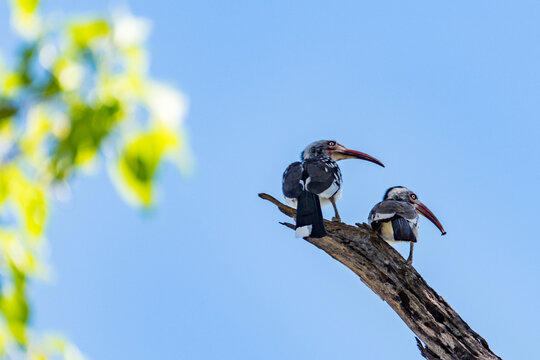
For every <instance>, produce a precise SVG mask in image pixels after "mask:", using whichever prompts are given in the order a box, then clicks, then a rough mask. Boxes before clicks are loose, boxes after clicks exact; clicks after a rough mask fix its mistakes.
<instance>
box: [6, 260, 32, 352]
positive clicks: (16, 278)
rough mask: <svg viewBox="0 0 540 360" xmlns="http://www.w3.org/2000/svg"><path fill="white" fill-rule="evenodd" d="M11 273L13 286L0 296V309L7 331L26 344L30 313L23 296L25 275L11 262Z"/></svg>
mask: <svg viewBox="0 0 540 360" xmlns="http://www.w3.org/2000/svg"><path fill="white" fill-rule="evenodd" d="M11 275H12V282H13V287H12V289H11V290H10V291H9V292H8V293H7V294H4V296H3V297H2V298H0V311H1V312H2V314H3V315H4V317H5V318H6V320H7V325H8V328H9V331H10V332H11V334H12V335H13V337H14V338H15V340H16V341H17V342H18V343H19V344H21V345H26V341H27V338H26V323H27V321H28V315H29V313H30V309H29V307H28V303H27V301H26V296H25V285H26V275H25V274H24V273H22V272H21V271H19V270H18V269H17V267H16V266H15V265H13V264H12V265H11Z"/></svg>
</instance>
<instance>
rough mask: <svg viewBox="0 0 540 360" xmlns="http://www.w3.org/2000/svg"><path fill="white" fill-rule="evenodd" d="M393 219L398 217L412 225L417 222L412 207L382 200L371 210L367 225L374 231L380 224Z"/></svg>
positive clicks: (416, 216) (415, 213)
mask: <svg viewBox="0 0 540 360" xmlns="http://www.w3.org/2000/svg"><path fill="white" fill-rule="evenodd" d="M394 217H400V218H403V219H405V220H407V221H410V222H412V223H414V224H416V223H417V222H418V214H417V212H416V210H415V209H414V206H412V205H411V204H409V203H407V202H403V201H396V200H384V201H381V202H380V203H378V204H377V205H375V206H374V207H373V209H371V211H370V213H369V217H368V221H369V224H370V225H371V227H372V228H373V229H375V230H377V229H378V228H379V226H380V223H381V222H386V221H390V220H391V219H392V218H394Z"/></svg>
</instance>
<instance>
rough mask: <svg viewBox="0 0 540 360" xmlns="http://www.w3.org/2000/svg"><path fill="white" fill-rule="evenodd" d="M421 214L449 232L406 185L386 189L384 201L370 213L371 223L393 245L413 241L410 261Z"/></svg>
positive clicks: (442, 229) (408, 260)
mask: <svg viewBox="0 0 540 360" xmlns="http://www.w3.org/2000/svg"><path fill="white" fill-rule="evenodd" d="M418 213H420V214H422V215H424V216H425V217H426V218H428V219H429V220H430V221H431V222H432V223H433V224H435V226H437V227H438V228H439V230H440V231H441V235H446V231H444V228H443V227H442V225H441V223H440V222H439V220H438V219H437V217H436V216H435V215H434V214H433V213H432V212H431V211H430V210H429V209H428V208H427V206H426V205H424V204H422V203H421V202H420V200H418V197H417V196H416V194H415V193H413V192H412V191H411V190H409V189H407V188H406V187H403V186H394V187H391V188H389V189H388V190H386V193H385V194H384V196H383V201H381V202H380V203H378V204H377V205H375V207H373V209H372V210H371V212H370V213H369V219H368V220H369V224H370V225H371V227H372V228H373V230H375V231H377V232H378V233H379V235H380V236H381V237H382V238H383V239H384V240H385V241H386V242H388V243H389V244H396V243H398V242H404V241H405V242H409V243H410V250H409V257H408V258H407V263H409V264H411V263H412V256H413V246H414V243H415V242H416V240H417V239H418Z"/></svg>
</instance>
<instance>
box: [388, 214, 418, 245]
mask: <svg viewBox="0 0 540 360" xmlns="http://www.w3.org/2000/svg"><path fill="white" fill-rule="evenodd" d="M392 230H394V240H396V241H400V240H401V241H411V242H416V236H414V232H413V231H412V229H411V226H410V225H409V222H408V221H407V220H405V219H404V218H402V217H398V216H396V217H395V218H394V219H392Z"/></svg>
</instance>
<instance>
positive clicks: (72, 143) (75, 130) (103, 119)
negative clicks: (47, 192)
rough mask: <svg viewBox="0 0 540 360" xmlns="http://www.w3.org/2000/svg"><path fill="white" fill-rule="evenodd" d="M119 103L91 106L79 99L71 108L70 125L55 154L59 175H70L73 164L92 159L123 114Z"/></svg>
mask: <svg viewBox="0 0 540 360" xmlns="http://www.w3.org/2000/svg"><path fill="white" fill-rule="evenodd" d="M120 114H121V112H120V104H119V103H118V102H113V103H111V104H100V105H98V107H95V108H94V107H90V106H87V105H85V104H82V103H78V104H75V105H73V106H72V108H71V116H70V117H71V119H72V122H71V128H70V131H69V133H68V134H67V136H66V137H64V138H63V139H62V140H61V141H60V143H59V144H58V147H57V149H56V151H55V153H54V155H53V171H54V173H55V177H56V178H57V179H65V178H66V177H68V176H69V175H70V172H71V169H72V168H73V166H74V165H80V164H83V163H85V162H87V161H88V160H90V159H92V158H93V157H94V155H95V154H96V152H97V150H98V148H99V146H100V145H101V142H102V141H103V139H104V138H105V136H106V135H107V134H109V133H110V132H111V130H112V128H113V126H114V125H115V124H116V123H117V121H118V120H119V118H120Z"/></svg>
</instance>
